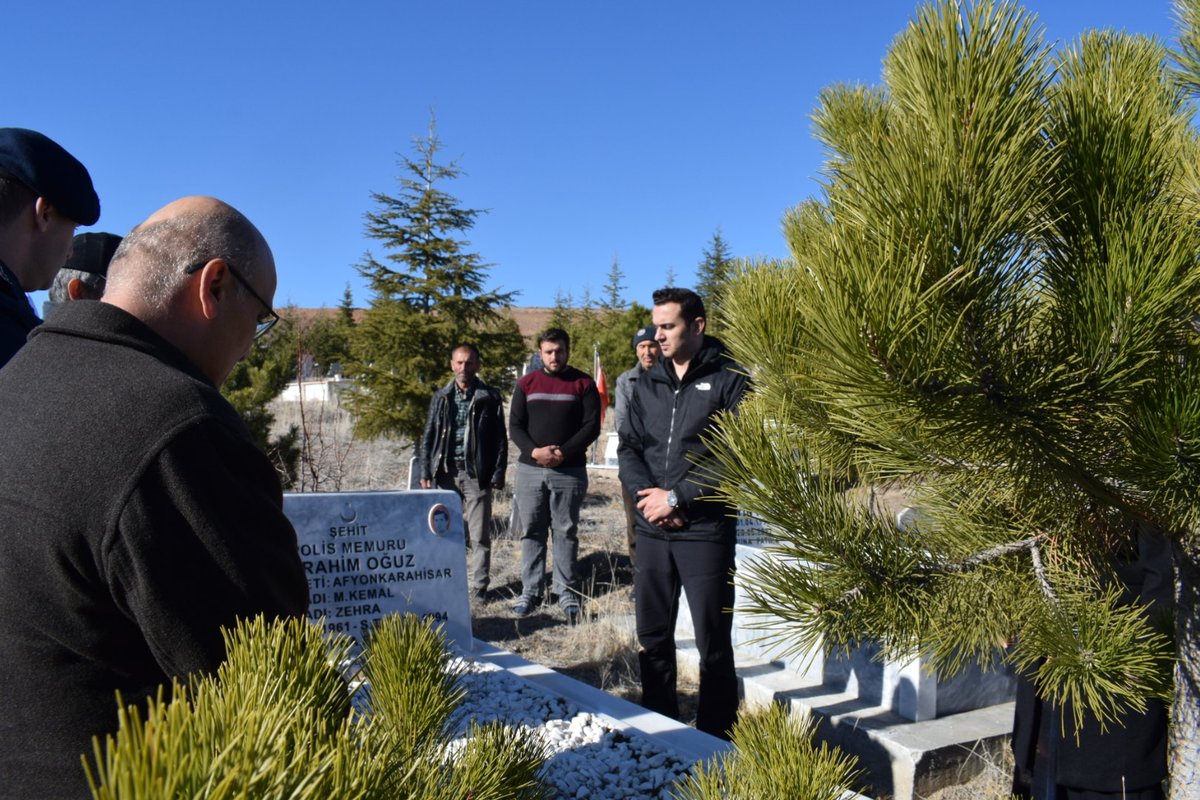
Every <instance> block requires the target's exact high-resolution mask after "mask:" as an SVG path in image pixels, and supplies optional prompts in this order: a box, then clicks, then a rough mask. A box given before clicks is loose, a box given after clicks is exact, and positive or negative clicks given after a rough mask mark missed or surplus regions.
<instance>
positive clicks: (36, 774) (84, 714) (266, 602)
mask: <svg viewBox="0 0 1200 800" xmlns="http://www.w3.org/2000/svg"><path fill="white" fill-rule="evenodd" d="M0 414H2V415H3V419H4V431H5V432H4V435H3V436H2V437H0V663H2V664H3V665H4V679H3V680H0V709H3V714H0V796H2V797H38V798H54V797H86V796H88V792H87V785H86V782H85V780H84V773H83V769H82V767H81V762H80V755H82V754H84V753H87V754H88V755H89V756H90V754H91V752H92V746H91V737H92V736H93V735H96V734H103V733H105V732H107V731H110V730H112V729H113V728H115V725H116V719H117V715H116V711H117V705H116V699H115V692H117V691H120V692H121V694H122V697H123V699H124V701H125V702H126V703H128V704H134V703H136V704H141V703H142V701H143V700H144V699H145V698H146V697H147V696H150V695H153V694H154V693H155V691H156V688H157V687H158V686H159V684H162V683H167V682H169V681H170V679H171V678H172V677H181V678H182V677H184V676H187V675H189V674H191V673H211V672H213V671H215V670H216V668H217V666H218V665H219V664H220V663H221V661H222V660H223V658H224V653H225V649H224V644H223V641H222V638H221V634H220V627H221V626H222V625H232V624H233V623H234V622H235V620H236V619H238V618H241V617H250V616H253V615H257V614H265V615H267V616H268V617H275V616H285V615H299V614H303V613H304V612H305V611H306V609H307V604H308V590H307V582H306V580H305V576H304V569H303V566H302V564H301V562H300V557H299V554H298V552H297V549H296V534H295V531H294V530H293V529H292V526H291V524H290V523H289V522H288V520H287V518H286V517H285V516H284V515H283V512H282V495H281V493H280V488H279V482H278V479H277V478H276V476H275V472H274V469H273V468H272V466H271V464H270V462H269V461H268V460H267V458H266V457H265V456H264V455H263V454H262V452H261V451H259V450H258V448H257V447H255V445H254V443H253V441H252V440H251V438H250V434H249V431H248V430H247V429H246V427H245V425H244V424H243V423H242V420H241V418H240V417H239V416H238V414H237V413H236V412H235V411H234V410H233V408H232V407H231V406H230V405H229V404H228V403H227V402H226V401H225V400H224V398H222V397H221V395H220V393H219V392H218V391H217V388H216V387H215V386H213V385H212V384H211V383H210V382H209V381H208V380H207V379H206V378H205V377H204V376H203V374H202V373H200V372H199V371H198V370H197V368H196V367H195V366H193V365H192V363H191V362H190V361H189V360H188V359H187V358H186V357H184V355H183V354H182V353H180V352H179V351H178V350H176V349H175V348H173V347H172V346H171V345H169V344H168V343H167V342H166V341H164V340H163V339H162V338H160V337H159V336H157V335H156V334H155V333H154V332H153V331H151V330H150V329H149V328H148V327H146V326H145V325H143V324H142V323H141V322H140V321H138V320H137V319H135V318H134V317H132V316H130V315H129V314H127V313H125V312H124V311H122V310H120V309H118V308H116V307H114V306H111V305H107V304H104V303H98V302H95V301H78V302H75V303H70V304H68V305H66V306H64V307H63V308H61V309H60V310H59V311H58V313H56V314H55V317H54V320H53V321H51V322H48V323H46V324H44V325H42V326H41V327H40V328H38V329H37V330H36V331H35V332H34V333H33V335H32V336H31V337H30V340H29V343H28V344H26V345H25V347H23V348H21V350H20V351H19V352H18V353H17V355H16V356H15V357H14V358H13V359H12V360H11V361H10V362H9V363H8V365H7V366H5V367H4V369H2V370H0Z"/></svg>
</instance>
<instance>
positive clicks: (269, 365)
mask: <svg viewBox="0 0 1200 800" xmlns="http://www.w3.org/2000/svg"><path fill="white" fill-rule="evenodd" d="M298 355H299V353H298V351H297V347H296V333H295V326H294V324H293V323H292V321H291V319H290V318H289V317H288V315H287V314H284V315H283V317H282V318H281V319H280V321H279V323H278V324H277V325H276V326H275V327H274V328H272V329H271V331H270V332H269V333H267V335H266V336H264V337H263V338H262V339H259V340H256V341H255V342H254V344H253V345H252V346H251V348H250V353H249V354H248V355H247V356H246V358H244V359H242V360H241V361H239V362H238V363H237V364H236V365H235V366H234V368H233V371H232V372H230V373H229V377H228V378H226V379H225V383H224V384H223V385H222V386H221V394H223V395H224V396H225V399H226V400H228V401H229V403H230V405H232V406H233V407H234V408H235V409H237V411H238V413H239V414H241V415H242V419H243V420H244V421H245V422H246V427H247V428H249V429H250V435H251V436H252V437H253V438H254V441H255V443H256V444H257V445H258V446H259V448H260V449H261V450H262V451H263V452H264V453H266V454H267V457H268V458H269V459H271V463H272V464H274V465H275V469H276V471H277V472H278V473H279V481H280V483H281V484H282V485H283V487H284V488H285V489H289V488H291V486H292V484H294V483H295V481H296V469H297V464H298V463H299V459H300V446H299V443H298V441H297V440H298V438H299V429H298V428H297V427H296V426H295V425H292V426H291V427H290V428H289V429H288V430H286V431H284V432H283V433H281V434H279V435H272V433H271V428H272V427H273V426H274V424H275V415H274V414H272V413H271V410H270V408H269V407H268V406H269V404H270V402H271V401H272V400H274V399H275V398H276V397H278V396H279V393H280V392H282V391H283V388H284V387H285V386H287V383H288V381H292V380H295V379H296V359H297V357H298Z"/></svg>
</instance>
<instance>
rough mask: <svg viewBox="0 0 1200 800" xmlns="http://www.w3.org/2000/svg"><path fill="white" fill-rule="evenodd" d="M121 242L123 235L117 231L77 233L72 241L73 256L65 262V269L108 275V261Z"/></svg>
mask: <svg viewBox="0 0 1200 800" xmlns="http://www.w3.org/2000/svg"><path fill="white" fill-rule="evenodd" d="M120 243H121V237H120V236H117V235H116V234H115V233H80V234H77V235H76V236H75V241H73V242H72V243H71V257H70V258H68V259H67V263H65V264H63V269H75V270H79V271H80V272H91V273H92V274H94V275H107V274H108V262H109V261H112V257H113V253H115V252H116V251H117V245H119V244H120Z"/></svg>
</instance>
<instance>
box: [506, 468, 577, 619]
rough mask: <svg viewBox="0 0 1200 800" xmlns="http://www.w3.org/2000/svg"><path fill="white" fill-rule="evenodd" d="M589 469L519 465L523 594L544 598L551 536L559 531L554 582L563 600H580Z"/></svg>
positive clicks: (518, 512) (560, 599)
mask: <svg viewBox="0 0 1200 800" xmlns="http://www.w3.org/2000/svg"><path fill="white" fill-rule="evenodd" d="M587 488H588V477H587V467H559V468H557V469H552V468H550V467H538V466H532V465H530V464H524V463H521V462H518V463H517V485H516V497H517V524H518V526H519V529H520V531H521V594H522V596H524V597H530V598H534V599H536V600H541V599H542V597H543V595H544V593H545V588H546V537H547V536H548V534H549V532H550V529H551V528H553V529H554V584H553V589H554V592H555V594H557V595H558V597H559V602H562V601H563V600H565V599H567V598H574V599H575V600H576V602H578V600H579V581H578V578H577V577H576V575H575V562H576V560H577V559H578V557H579V509H580V508H582V507H583V498H584V496H585V495H586V494H587Z"/></svg>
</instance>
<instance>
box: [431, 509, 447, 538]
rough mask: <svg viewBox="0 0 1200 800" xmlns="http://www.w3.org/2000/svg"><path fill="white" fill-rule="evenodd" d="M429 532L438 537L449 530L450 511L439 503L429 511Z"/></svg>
mask: <svg viewBox="0 0 1200 800" xmlns="http://www.w3.org/2000/svg"><path fill="white" fill-rule="evenodd" d="M429 530H431V531H433V532H434V533H435V534H437V535H438V536H441V535H442V534H444V533H445V532H446V531H448V530H450V509H448V508H446V507H445V506H444V505H442V504H441V503H438V504H437V505H436V506H434V507H433V508H431V509H429Z"/></svg>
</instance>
